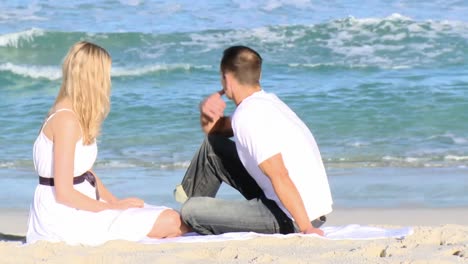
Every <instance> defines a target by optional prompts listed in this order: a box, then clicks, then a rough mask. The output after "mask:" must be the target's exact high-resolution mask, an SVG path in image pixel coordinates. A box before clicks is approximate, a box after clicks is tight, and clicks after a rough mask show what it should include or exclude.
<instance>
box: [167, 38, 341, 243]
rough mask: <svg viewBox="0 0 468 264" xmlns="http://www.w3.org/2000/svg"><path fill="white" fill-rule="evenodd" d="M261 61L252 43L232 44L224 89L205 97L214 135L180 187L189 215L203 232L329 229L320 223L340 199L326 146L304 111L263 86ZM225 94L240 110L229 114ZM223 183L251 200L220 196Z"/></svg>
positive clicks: (207, 128)
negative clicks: (302, 114) (329, 175)
mask: <svg viewBox="0 0 468 264" xmlns="http://www.w3.org/2000/svg"><path fill="white" fill-rule="evenodd" d="M261 65H262V58H261V57H260V55H259V54H258V53H257V52H256V51H254V50H252V49H250V48H248V47H244V46H233V47H230V48H228V49H226V50H225V51H224V55H223V58H222V60H221V82H222V86H223V90H221V91H219V92H216V93H214V94H212V95H210V96H209V97H207V98H206V99H205V100H203V101H202V102H201V103H200V123H201V126H202V129H203V131H204V132H205V133H206V134H207V137H206V139H205V141H204V142H203V144H202V146H201V148H200V149H199V151H198V153H197V154H196V155H195V156H194V158H193V159H192V162H191V164H190V166H189V168H188V169H187V172H186V174H185V177H184V179H183V181H182V183H181V185H178V186H177V187H176V190H175V191H174V193H175V196H176V200H178V201H179V202H185V203H184V205H183V206H182V209H181V215H182V218H183V220H184V221H185V222H186V223H187V224H188V225H189V226H190V227H192V229H193V230H194V231H196V232H198V233H200V234H221V233H226V232H242V231H246V232H247V231H252V232H258V233H282V234H287V233H294V232H302V233H306V234H309V233H316V234H319V235H323V231H322V230H320V229H318V227H320V226H321V225H322V224H323V223H324V221H325V216H324V215H326V214H328V213H330V212H331V211H332V207H331V206H332V198H331V193H330V187H329V184H328V180H327V176H326V172H325V169H324V167H323V163H322V159H321V156H320V152H319V150H318V147H317V144H316V142H315V140H314V137H313V136H312V134H311V132H310V131H309V129H308V128H307V126H306V125H305V124H304V123H303V122H302V121H301V120H300V119H299V118H298V117H297V116H296V114H295V113H294V112H293V111H292V110H291V109H290V108H289V107H288V106H287V105H286V104H284V103H283V102H282V101H281V100H279V99H278V98H277V97H276V96H275V95H273V94H270V93H266V92H265V91H263V90H262V88H261V86H260V75H261ZM223 95H226V97H227V98H229V99H230V100H232V101H233V102H234V103H235V104H236V109H235V111H234V114H233V115H232V117H228V116H224V109H225V107H226V104H225V102H224V101H223V99H222V96H223ZM232 136H234V139H235V143H234V141H231V140H230V139H229V137H232ZM222 182H225V183H227V184H229V185H230V186H232V187H233V188H235V189H237V190H238V191H239V192H240V193H241V194H242V195H243V196H244V197H245V198H246V200H242V201H229V200H222V199H217V198H214V197H215V195H216V193H217V191H218V189H219V187H220V185H221V183H222ZM187 199H188V200H187Z"/></svg>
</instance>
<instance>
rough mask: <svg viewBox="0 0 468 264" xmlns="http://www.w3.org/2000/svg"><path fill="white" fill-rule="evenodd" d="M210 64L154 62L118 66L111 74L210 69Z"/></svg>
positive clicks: (127, 74)
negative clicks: (136, 66)
mask: <svg viewBox="0 0 468 264" xmlns="http://www.w3.org/2000/svg"><path fill="white" fill-rule="evenodd" d="M211 67H212V66H210V65H192V64H156V65H148V66H143V67H139V68H120V67H115V68H113V69H112V76H141V75H145V74H149V73H153V72H160V71H173V70H185V71H189V70H193V69H202V70H203V69H204V70H206V69H210V68H211Z"/></svg>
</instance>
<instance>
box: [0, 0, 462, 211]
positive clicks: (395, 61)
mask: <svg viewBox="0 0 468 264" xmlns="http://www.w3.org/2000/svg"><path fill="white" fill-rule="evenodd" d="M466 14H468V2H466V1H455V0H447V1H439V0H435V1H410V0H393V1H392V0H390V1H384V0H370V1H365V6H363V2H362V1H355V0H346V1H345V0H342V1H339V0H336V1H312V0H310V1H309V0H289V1H285V0H260V1H240V0H219V1H207V0H202V1H196V2H195V1H149V0H120V1H115V0H106V1H91V0H79V1H58V0H50V1H46V0H37V1H20V0H16V1H14V0H13V1H2V2H0V186H1V191H0V201H2V202H1V203H0V208H24V209H25V208H28V206H29V204H30V202H31V199H32V195H33V191H34V188H35V186H36V184H37V175H36V174H35V172H34V167H33V163H32V145H33V142H34V140H35V138H36V136H37V133H38V130H39V127H40V125H41V123H42V122H43V120H44V117H45V115H46V114H47V112H48V110H49V108H50V106H51V104H52V103H53V101H54V98H55V96H56V93H57V91H58V88H59V86H60V79H61V69H60V67H61V62H62V59H63V57H64V56H65V54H66V52H67V50H68V48H69V47H70V46H71V45H72V44H73V43H75V42H76V41H78V40H89V41H92V42H95V43H97V44H100V45H102V46H103V47H105V48H106V49H107V50H108V51H109V52H110V53H111V55H112V57H113V69H112V83H113V90H112V110H111V113H110V115H109V117H108V119H107V120H106V121H105V123H104V129H103V134H102V136H101V137H100V138H99V156H98V162H97V163H96V168H95V169H96V171H97V172H98V173H99V175H100V176H101V178H103V180H104V182H105V183H107V185H108V187H109V188H110V189H111V190H112V191H113V192H115V194H117V196H119V197H123V196H140V197H142V198H144V199H145V200H146V201H147V202H149V203H153V204H164V205H168V206H172V207H176V208H177V207H178V205H177V204H176V203H175V201H174V199H173V198H172V190H173V188H174V186H175V185H176V184H177V183H179V181H180V180H181V179H182V177H183V175H184V171H185V169H186V168H187V166H188V164H189V162H190V159H191V156H192V154H193V153H194V152H195V151H196V150H197V148H198V146H199V144H200V143H201V141H202V139H203V134H202V132H201V130H200V128H199V125H198V102H199V101H200V100H201V99H202V98H203V97H204V96H206V95H208V94H210V93H212V92H214V91H216V90H218V89H220V83H219V73H218V65H219V60H220V58H221V55H222V51H223V50H224V49H225V48H226V47H228V46H231V45H235V44H242V45H248V46H251V47H253V48H254V49H256V50H257V51H258V52H259V53H260V54H261V55H262V56H263V58H264V71H263V75H262V86H263V88H264V89H265V90H267V91H269V92H274V93H276V94H277V95H278V96H279V97H280V98H282V99H283V100H284V101H285V102H286V103H288V104H289V105H290V106H291V108H292V109H293V110H295V111H296V113H297V114H298V115H299V116H300V117H301V118H302V119H303V120H304V121H305V122H306V124H307V125H308V126H309V128H310V129H311V130H312V132H313V134H314V135H315V137H316V140H317V142H318V144H319V147H320V149H321V152H322V156H323V159H324V162H325V167H326V169H327V172H328V175H329V180H330V184H331V188H332V194H333V197H334V201H335V206H337V207H414V206H416V207H461V206H463V207H466V206H468V168H467V164H468V16H466ZM228 108H229V111H232V109H233V105H232V103H229V106H228ZM229 111H228V112H229ZM220 195H221V196H222V197H226V198H228V199H237V198H239V196H238V195H237V194H236V193H235V192H234V191H233V190H232V189H229V188H223V189H222V191H221V194H220Z"/></svg>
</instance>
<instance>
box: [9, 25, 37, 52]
mask: <svg viewBox="0 0 468 264" xmlns="http://www.w3.org/2000/svg"><path fill="white" fill-rule="evenodd" d="M42 35H44V30H42V29H38V28H32V29H29V30H26V31H21V32H15V33H9V34H4V35H0V47H15V48H18V47H19V46H20V44H21V42H22V41H26V42H31V41H33V40H34V38H35V37H38V36H42Z"/></svg>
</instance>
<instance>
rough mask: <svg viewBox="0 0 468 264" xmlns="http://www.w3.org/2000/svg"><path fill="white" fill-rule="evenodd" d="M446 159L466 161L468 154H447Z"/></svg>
mask: <svg viewBox="0 0 468 264" xmlns="http://www.w3.org/2000/svg"><path fill="white" fill-rule="evenodd" d="M444 159H445V160H452V161H465V160H468V156H455V155H447V156H445V157H444Z"/></svg>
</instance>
